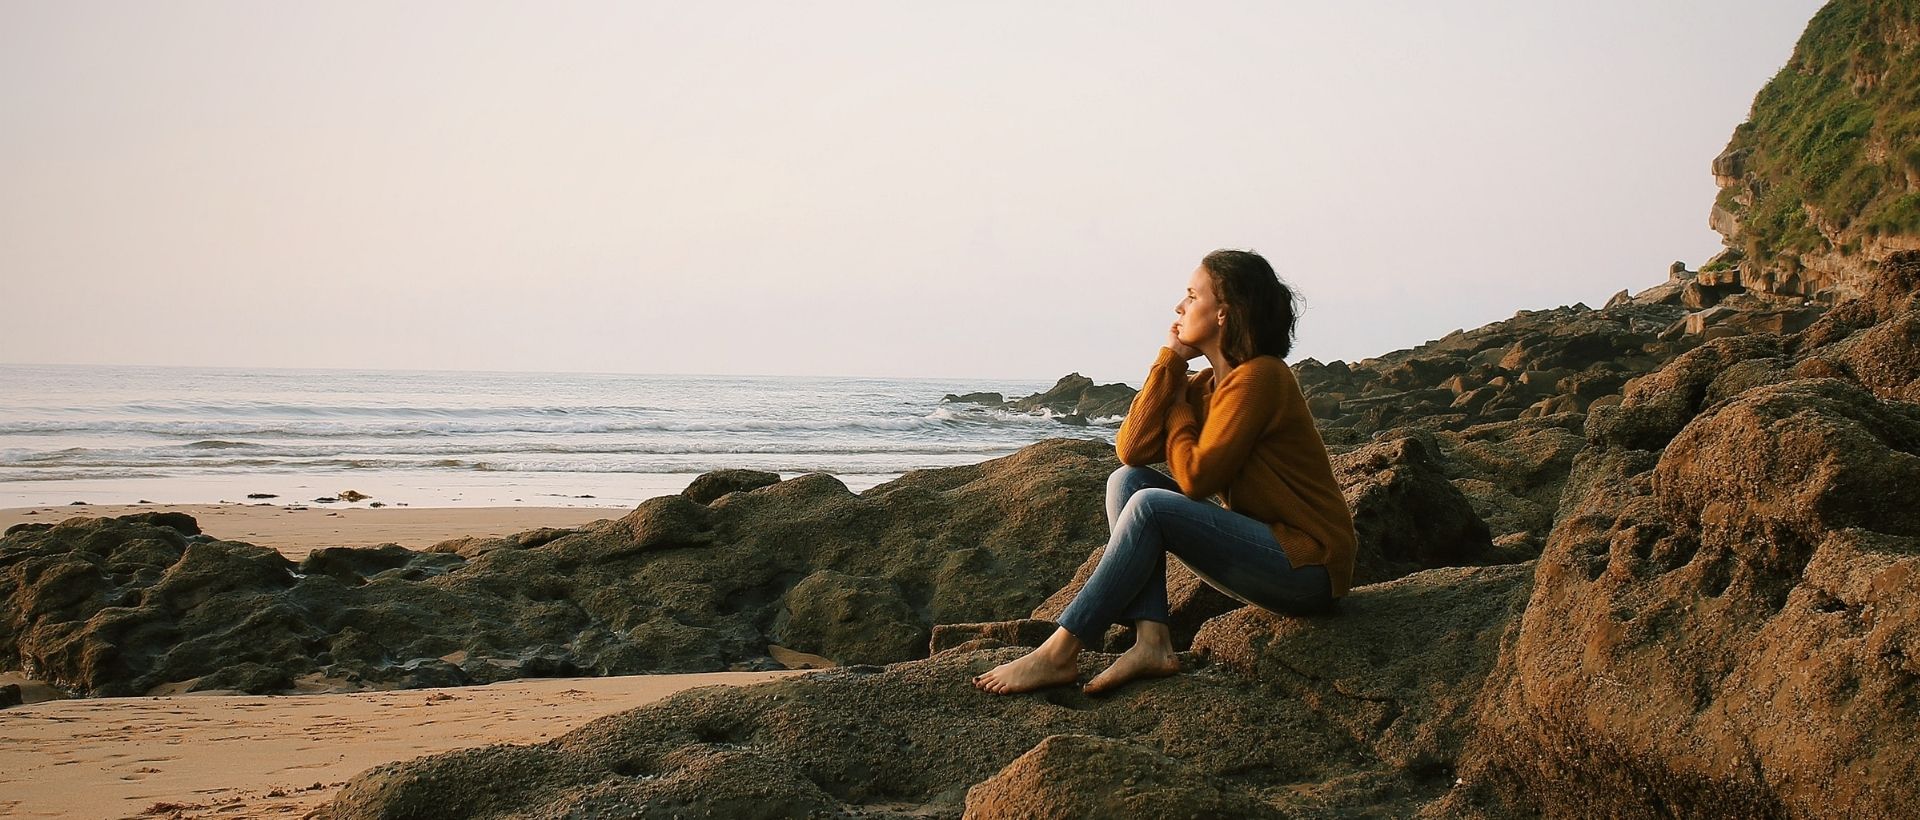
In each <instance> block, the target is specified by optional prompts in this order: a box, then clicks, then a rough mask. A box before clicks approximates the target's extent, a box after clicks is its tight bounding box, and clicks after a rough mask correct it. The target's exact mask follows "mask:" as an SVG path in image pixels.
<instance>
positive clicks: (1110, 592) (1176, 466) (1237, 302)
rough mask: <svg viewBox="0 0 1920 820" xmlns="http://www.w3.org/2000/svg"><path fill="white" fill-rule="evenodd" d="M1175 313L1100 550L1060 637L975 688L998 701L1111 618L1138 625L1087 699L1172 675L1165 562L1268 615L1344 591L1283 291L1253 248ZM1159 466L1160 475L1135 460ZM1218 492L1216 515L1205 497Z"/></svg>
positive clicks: (1328, 470) (1034, 682)
mask: <svg viewBox="0 0 1920 820" xmlns="http://www.w3.org/2000/svg"><path fill="white" fill-rule="evenodd" d="M1173 311H1174V313H1177V314H1179V317H1180V318H1179V320H1178V321H1175V322H1174V323H1173V326H1172V327H1170V328H1168V331H1167V345H1166V347H1163V348H1161V350H1160V357H1159V359H1158V360H1156V361H1155V362H1154V364H1153V369H1151V370H1149V371H1147V379H1146V383H1145V384H1143V385H1142V386H1141V388H1140V393H1139V394H1138V395H1136V396H1134V399H1133V406H1132V408H1131V409H1129V410H1128V412H1127V418H1126V421H1124V422H1122V423H1121V425H1120V432H1119V437H1118V441H1117V442H1116V444H1115V448H1116V449H1117V450H1118V451H1119V455H1120V462H1121V464H1122V466H1121V467H1120V469H1118V470H1115V471H1114V473H1113V475H1112V476H1111V477H1109V478H1108V479H1107V524H1108V526H1109V527H1110V528H1111V530H1112V537H1111V538H1110V539H1109V540H1108V541H1107V548H1106V552H1105V553H1104V554H1103V555H1101V557H1100V563H1099V564H1098V565H1097V566H1096V567H1095V568H1094V571H1093V574H1092V575H1091V576H1089V577H1088V578H1087V583H1086V586H1084V587H1082V588H1081V589H1080V593H1079V594H1078V595H1077V596H1075V597H1074V599H1073V602H1072V603H1071V604H1069V605H1068V606H1067V608H1066V610H1065V611H1064V612H1062V613H1061V615H1060V628H1059V629H1057V630H1054V633H1053V635H1052V636H1051V637H1049V638H1048V639H1047V640H1046V642H1045V643H1043V644H1041V645H1040V647H1039V648H1038V649H1035V650H1034V651H1032V652H1029V653H1027V654H1026V655H1023V656H1021V657H1020V658H1018V659H1016V660H1013V661H1010V662H1008V663H1004V664H1001V665H1000V666H997V667H995V668H994V669H993V670H992V671H989V672H987V673H986V674H984V675H980V676H978V677H976V678H974V679H973V683H974V686H976V687H979V688H980V689H982V690H984V691H987V692H992V693H995V694H1002V695H1004V694H1012V693H1015V692H1027V691H1032V690H1034V689H1040V688H1044V687H1048V686H1058V685H1063V684H1068V683H1072V682H1073V681H1074V680H1075V679H1076V678H1077V677H1078V674H1079V673H1078V666H1077V665H1076V664H1075V662H1074V659H1075V657H1076V656H1077V655H1078V654H1079V653H1080V650H1081V648H1082V647H1085V646H1087V645H1090V644H1091V645H1097V644H1099V643H1100V641H1101V639H1102V636H1103V635H1104V634H1105V633H1106V631H1107V627H1108V626H1109V625H1111V624H1113V623H1114V622H1116V621H1120V620H1128V621H1132V622H1133V624H1134V627H1135V633H1134V635H1135V637H1134V643H1133V647H1132V648H1130V649H1128V650H1127V651H1126V653H1125V654H1122V655H1121V656H1120V657H1119V659H1117V660H1115V661H1114V662H1113V665H1112V666H1110V667H1108V668H1107V669H1106V671H1104V672H1101V673H1100V674H1099V675H1097V676H1095V677H1094V678H1093V680H1092V681H1089V682H1088V683H1087V685H1086V691H1087V692H1088V693H1097V692H1104V691H1108V690H1110V689H1113V688H1114V687H1116V686H1119V685H1120V684H1123V683H1126V682H1127V681H1129V680H1133V679H1134V678H1146V677H1163V676H1166V675H1171V674H1174V673H1175V672H1178V671H1180V664H1179V661H1178V660H1176V659H1175V657H1174V654H1173V639H1172V636H1171V634H1170V633H1169V632H1168V628H1167V564H1166V554H1167V553H1168V552H1171V553H1173V554H1174V555H1178V556H1180V560H1181V561H1182V562H1183V563H1185V564H1186V565H1187V567H1188V568H1190V569H1192V570H1193V571H1194V574H1196V575H1198V576H1200V577H1201V578H1202V579H1203V580H1205V581H1206V582H1207V583H1209V584H1212V585H1213V586H1214V587H1216V588H1218V589H1220V590H1221V591H1223V592H1225V593H1227V594H1229V595H1232V596H1233V597H1235V598H1238V599H1240V600H1241V601H1245V602H1247V603H1250V604H1253V605H1255V606H1259V607H1263V608H1265V609H1269V610H1272V611H1275V612H1281V613H1290V614H1301V613H1308V612H1314V611H1320V610H1323V609H1325V608H1327V607H1328V606H1329V605H1331V603H1332V602H1333V599H1335V598H1338V597H1341V596H1343V595H1345V594H1346V593H1347V587H1348V585H1349V583H1350V582H1351V581H1352V579H1353V552H1354V541H1355V538H1354V532H1353V516H1352V514H1351V513H1350V512H1348V510H1347V504H1346V500H1345V498H1344V497H1343V496H1342V495H1341V493H1340V485H1339V484H1338V483H1337V482H1335V481H1334V478H1333V465H1332V464H1330V463H1329V462H1328V461H1327V449H1326V446H1325V445H1324V444H1323V443H1322V442H1321V440H1320V431H1319V430H1318V429H1317V428H1315V427H1314V425H1313V414H1312V413H1310V412H1308V410H1307V402H1306V398H1305V397H1304V396H1302V395H1301V393H1300V385H1299V383H1298V382H1296V381H1294V377H1293V370H1292V369H1291V368H1289V367H1288V366H1287V363H1286V362H1284V361H1282V360H1281V359H1282V357H1284V356H1286V355H1287V353H1288V352H1289V351H1290V350H1291V349H1292V347H1293V328H1294V319H1295V315H1294V307H1293V293H1292V291H1291V290H1289V289H1288V288H1287V286H1286V285H1285V284H1284V283H1282V282H1281V281H1280V279H1279V277H1278V276H1276V275H1274V272H1273V266H1271V265H1269V264H1267V260H1266V259H1264V258H1262V257H1261V256H1260V255H1259V254H1256V253H1252V252H1248V251H1231V250H1219V251H1214V252H1213V253H1210V254H1207V256H1206V258H1205V259H1202V260H1201V261H1200V267H1198V268H1195V269H1194V271H1193V275H1192V276H1191V277H1190V278H1189V281H1188V282H1187V293H1186V297H1185V298H1183V299H1181V300H1180V304H1178V305H1176V306H1175V307H1174V309H1173ZM1203 355H1204V356H1206V357H1207V362H1208V364H1209V365H1210V366H1209V367H1208V368H1207V369H1205V370H1202V371H1200V373H1199V374H1198V375H1196V376H1193V377H1192V378H1188V376H1187V360H1188V359H1191V358H1193V357H1195V356H1203ZM1222 374H1224V375H1222ZM1163 460H1164V461H1165V462H1166V463H1167V466H1168V468H1169V471H1170V472H1171V473H1172V476H1171V477H1168V476H1167V475H1165V474H1163V473H1161V472H1159V471H1157V470H1154V469H1152V468H1150V467H1148V466H1147V465H1149V464H1153V463H1155V462H1159V461H1163ZM1216 493H1218V494H1219V496H1220V499H1221V501H1222V502H1224V504H1225V506H1224V507H1223V506H1221V505H1219V504H1214V503H1212V502H1211V501H1207V500H1204V499H1207V498H1209V497H1211V496H1213V495H1214V494H1216Z"/></svg>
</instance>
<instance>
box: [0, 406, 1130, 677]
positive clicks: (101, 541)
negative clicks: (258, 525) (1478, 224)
mask: <svg viewBox="0 0 1920 820" xmlns="http://www.w3.org/2000/svg"><path fill="white" fill-rule="evenodd" d="M1118 466H1119V465H1118V462H1117V461H1116V460H1115V459H1114V457H1113V451H1112V448H1111V447H1110V446H1108V445H1106V444H1103V443H1100V442H1094V441H1080V440H1072V439H1055V440H1050V441H1045V442H1041V443H1039V444H1035V445H1032V446H1029V447H1027V448H1025V449H1023V450H1021V451H1020V452H1018V453H1016V454H1014V455H1012V456H1008V457H1006V458H1001V459H995V460H993V461H988V462H984V463H981V464H976V465H969V466H965V467H951V468H942V469H937V470H918V471H914V472H912V473H909V474H907V475H905V476H903V477H901V478H900V479H898V480H895V481H892V482H889V483H887V484H883V485H881V486H878V487H875V488H873V489H871V490H869V491H867V493H865V494H864V495H855V494H853V493H851V492H849V491H848V490H847V488H846V486H845V485H844V484H841V483H840V482H839V481H838V480H837V479H834V478H833V477H832V476H828V475H825V474H817V473H816V474H810V475H806V476H800V477H798V478H794V479H791V480H787V481H781V482H778V483H775V484H771V485H767V486H763V487H760V488H758V489H754V490H752V491H749V492H730V493H727V494H725V495H723V496H721V497H719V498H716V499H714V500H713V501H712V502H711V503H710V504H701V503H697V502H695V501H693V500H691V499H689V498H687V497H685V496H681V495H671V496H664V497H661V498H655V499H649V500H648V501H646V502H644V503H642V504H640V505H639V506H638V507H636V508H635V509H634V510H633V511H632V512H631V513H629V514H628V515H626V516H625V517H622V518H619V519H606V520H601V521H597V522H593V523H592V524H588V525H586V526H585V527H581V528H577V529H554V528H548V529H540V530H529V531H527V532H522V533H518V534H515V535H512V536H508V537H505V538H486V539H474V538H466V539H455V540H453V541H449V542H445V543H442V544H437V545H435V546H434V548H433V549H431V550H429V551H425V552H413V551H410V550H406V549H402V548H400V547H398V546H394V545H384V546H380V547H372V548H324V549H318V550H314V551H313V552H312V553H310V554H309V555H308V556H307V558H306V559H305V560H303V561H302V562H301V563H300V564H298V565H296V564H294V563H292V562H290V561H288V560H286V559H285V558H283V557H281V556H280V555H279V553H277V552H275V551H273V550H270V549H266V548H262V547H257V546H253V545H249V544H244V543H239V542H232V541H222V540H218V539H214V538H212V537H209V536H206V535H204V534H199V529H198V527H197V526H196V525H195V524H194V522H193V520H192V519H191V518H190V517H187V516H184V515H180V514H177V513H143V514H140V515H134V516H125V517H121V518H118V519H113V518H84V517H82V518H73V519H69V520H67V521H64V522H61V523H60V524H58V525H55V526H52V527H47V526H41V527H38V528H29V529H25V530H19V531H16V532H14V533H12V534H10V535H8V536H6V538H5V539H4V540H0V607H4V608H0V669H23V670H28V671H30V672H32V673H33V674H35V675H36V676H38V677H41V678H43V679H46V680H48V681H50V682H53V683H55V684H58V685H61V686H66V687H71V688H73V689H76V690H79V691H82V692H86V693H90V694H94V695H138V694H142V693H144V692H146V691H148V690H149V689H152V688H153V687H155V686H158V685H160V684H166V683H178V682H184V681H193V680H196V679H197V684H198V685H200V686H203V687H209V686H211V687H217V688H235V689H242V690H246V691H273V690H277V689H283V688H286V687H287V686H288V685H290V684H289V683H288V682H289V681H290V680H291V679H292V678H294V677H298V676H301V675H306V674H310V673H321V674H324V675H327V676H329V677H331V678H335V679H341V680H353V681H358V682H360V683H361V684H362V685H368V686H373V685H380V686H396V685H398V686H426V685H436V686H437V685H451V684H457V683H485V682H489V681H495V680H504V679H508V678H517V677H528V676H539V675H557V674H566V675H610V674H636V673H641V672H693V671H718V670H724V669H728V668H734V667H736V666H739V665H742V664H746V665H748V666H749V667H750V666H751V665H752V664H754V663H761V664H762V665H770V664H773V663H774V662H773V661H772V659H770V658H768V657H767V654H766V653H767V646H768V645H769V644H774V643H779V644H781V645H785V646H792V647H794V648H796V649H800V650H802V651H808V652H819V653H823V654H827V655H829V656H830V657H833V658H834V659H835V660H838V661H841V662H845V663H880V662H891V661H899V660H906V659H909V658H914V657H923V656H924V655H925V653H926V651H927V647H928V631H929V629H930V628H931V626H932V625H933V624H935V623H944V622H980V621H986V620H990V619H992V618H994V617H996V616H998V615H999V614H1000V613H1004V612H1015V613H1021V612H1026V611H1029V610H1031V609H1032V608H1033V607H1034V606H1035V605H1037V604H1038V603H1040V602H1041V601H1043V600H1044V599H1045V598H1046V596H1047V594H1048V592H1050V591H1052V590H1053V589H1054V588H1055V586H1056V585H1057V584H1058V583H1059V582H1060V581H1061V580H1062V579H1064V578H1066V577H1068V576H1069V575H1070V574H1071V572H1072V567H1073V566H1074V564H1075V563H1077V562H1078V561H1079V560H1080V559H1081V557H1082V556H1084V555H1086V554H1087V552H1088V551H1089V550H1090V549H1093V548H1094V546H1095V545H1097V544H1098V543H1100V542H1101V541H1102V540H1103V538H1104V526H1103V525H1102V523H1101V517H1102V512H1101V495H1102V493H1103V491H1104V480H1105V477H1106V475H1107V474H1108V473H1110V472H1111V471H1112V470H1113V469H1115V468H1116V467H1118ZM189 533H192V534H191V535H189ZM796 590H797V591H796ZM776 634H777V635H779V636H780V638H781V640H776V639H775V638H774V636H775V635H776ZM449 658H452V659H453V660H446V659H449ZM422 659H427V660H422ZM431 659H442V660H444V661H445V663H446V664H447V665H448V666H451V667H457V668H458V670H459V673H458V674H455V673H454V672H453V671H452V670H451V669H449V668H448V666H442V665H441V664H440V663H439V662H432V661H431ZM763 659H764V660H763ZM769 668H775V667H772V666H770V667H769Z"/></svg>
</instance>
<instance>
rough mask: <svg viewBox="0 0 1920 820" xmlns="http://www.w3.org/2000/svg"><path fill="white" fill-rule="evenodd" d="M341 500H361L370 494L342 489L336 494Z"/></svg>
mask: <svg viewBox="0 0 1920 820" xmlns="http://www.w3.org/2000/svg"><path fill="white" fill-rule="evenodd" d="M336 495H337V497H338V498H339V499H340V500H341V501H363V500H366V499H368V498H372V496H370V495H367V494H366V493H363V492H359V491H357V490H344V491H341V492H340V493H337V494H336Z"/></svg>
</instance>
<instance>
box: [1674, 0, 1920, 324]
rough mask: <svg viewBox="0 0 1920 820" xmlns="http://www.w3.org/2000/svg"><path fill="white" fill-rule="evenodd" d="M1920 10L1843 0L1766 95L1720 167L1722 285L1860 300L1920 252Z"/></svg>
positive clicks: (1899, 1)
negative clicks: (1895, 256) (1882, 273)
mask: <svg viewBox="0 0 1920 820" xmlns="http://www.w3.org/2000/svg"><path fill="white" fill-rule="evenodd" d="M1916 48H1920V6H1916V4H1914V3H1913V2H1911V0H1837V1H1836V2H1832V3H1829V4H1828V5H1827V6H1826V8H1823V9H1821V10H1820V12H1819V13H1818V14H1816V15H1814V18H1813V20H1812V22H1811V23H1809V24H1808V26H1807V30H1806V33H1805V34H1804V35H1802V36H1801V38H1800V43H1799V45H1798V46H1797V47H1795V49H1794V53H1793V57H1792V59H1791V60H1789V61H1788V62H1787V65H1786V66H1785V67H1784V68H1782V69H1780V73H1779V74H1777V75H1775V76H1774V78H1773V80H1772V81H1771V82H1769V83H1767V86H1766V87H1765V88H1763V89H1761V91H1760V93H1759V95H1758V96H1756V97H1755V98H1754V101H1753V109H1752V111H1751V113H1750V114H1749V115H1748V119H1747V122H1745V123H1743V124H1741V125H1740V127H1739V128H1737V129H1735V131H1734V134H1733V139H1732V141H1730V142H1729V143H1728V145H1727V148H1726V151H1725V152H1723V153H1721V154H1720V156H1719V157H1717V158H1715V159H1714V161H1713V173H1714V176H1715V177H1716V178H1717V179H1718V180H1719V182H1720V187H1721V191H1720V196H1719V197H1718V198H1717V199H1716V200H1715V202H1714V205H1713V210H1712V214H1711V216H1710V218H1709V224H1711V225H1712V226H1713V228H1714V230H1716V231H1719V232H1720V234H1721V235H1722V236H1723V237H1724V238H1725V240H1726V245H1727V251H1726V252H1725V253H1723V254H1721V255H1720V256H1718V257H1716V258H1715V259H1714V261H1713V262H1711V263H1709V264H1708V265H1707V266H1706V267H1705V268H1704V269H1703V270H1702V271H1701V273H1700V277H1701V279H1702V281H1703V282H1704V283H1706V284H1708V285H1709V286H1712V287H1720V288H1726V287H1736V288H1741V289H1744V290H1746V291H1748V292H1751V293H1754V294H1759V295H1762V296H1767V297H1772V298H1776V299H1798V298H1810V299H1815V300H1819V301H1823V302H1834V301H1838V300H1840V299H1844V298H1848V297H1853V296H1858V295H1860V294H1861V293H1862V292H1863V291H1864V290H1865V288H1866V287H1867V284H1868V281H1869V280H1870V279H1872V277H1873V271H1874V269H1875V266H1876V265H1877V264H1878V263H1880V262H1882V261H1885V259H1886V258H1887V257H1888V256H1889V255H1890V254H1892V253H1894V252H1897V251H1901V250H1915V249H1920V52H1916Z"/></svg>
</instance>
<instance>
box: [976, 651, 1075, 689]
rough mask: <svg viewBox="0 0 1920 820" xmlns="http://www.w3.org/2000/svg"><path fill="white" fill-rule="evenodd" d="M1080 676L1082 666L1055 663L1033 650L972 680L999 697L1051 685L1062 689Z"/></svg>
mask: <svg viewBox="0 0 1920 820" xmlns="http://www.w3.org/2000/svg"><path fill="white" fill-rule="evenodd" d="M1079 677H1080V667H1079V666H1078V665H1077V664H1075V663H1073V662H1072V661H1068V662H1067V663H1065V664H1062V663H1060V662H1059V661H1057V660H1054V659H1053V658H1052V657H1050V656H1049V655H1048V654H1047V653H1046V652H1044V651H1042V650H1038V649H1036V650H1034V651H1032V652H1028V653H1027V654H1025V655H1021V656H1020V657H1018V658H1014V659H1013V660H1010V661H1007V662H1006V663H1003V664H1000V665H999V666H996V667H994V668H993V669H991V670H989V671H988V672H987V673H986V674H984V675H981V676H979V677H976V678H974V679H973V686H974V688H976V689H979V690H980V691H983V692H992V693H993V694H996V695H1012V694H1015V693H1019V692H1031V691H1033V690H1035V689H1045V688H1047V687H1049V686H1061V685H1065V684H1069V683H1072V682H1074V680H1075V679H1077V678H1079Z"/></svg>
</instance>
